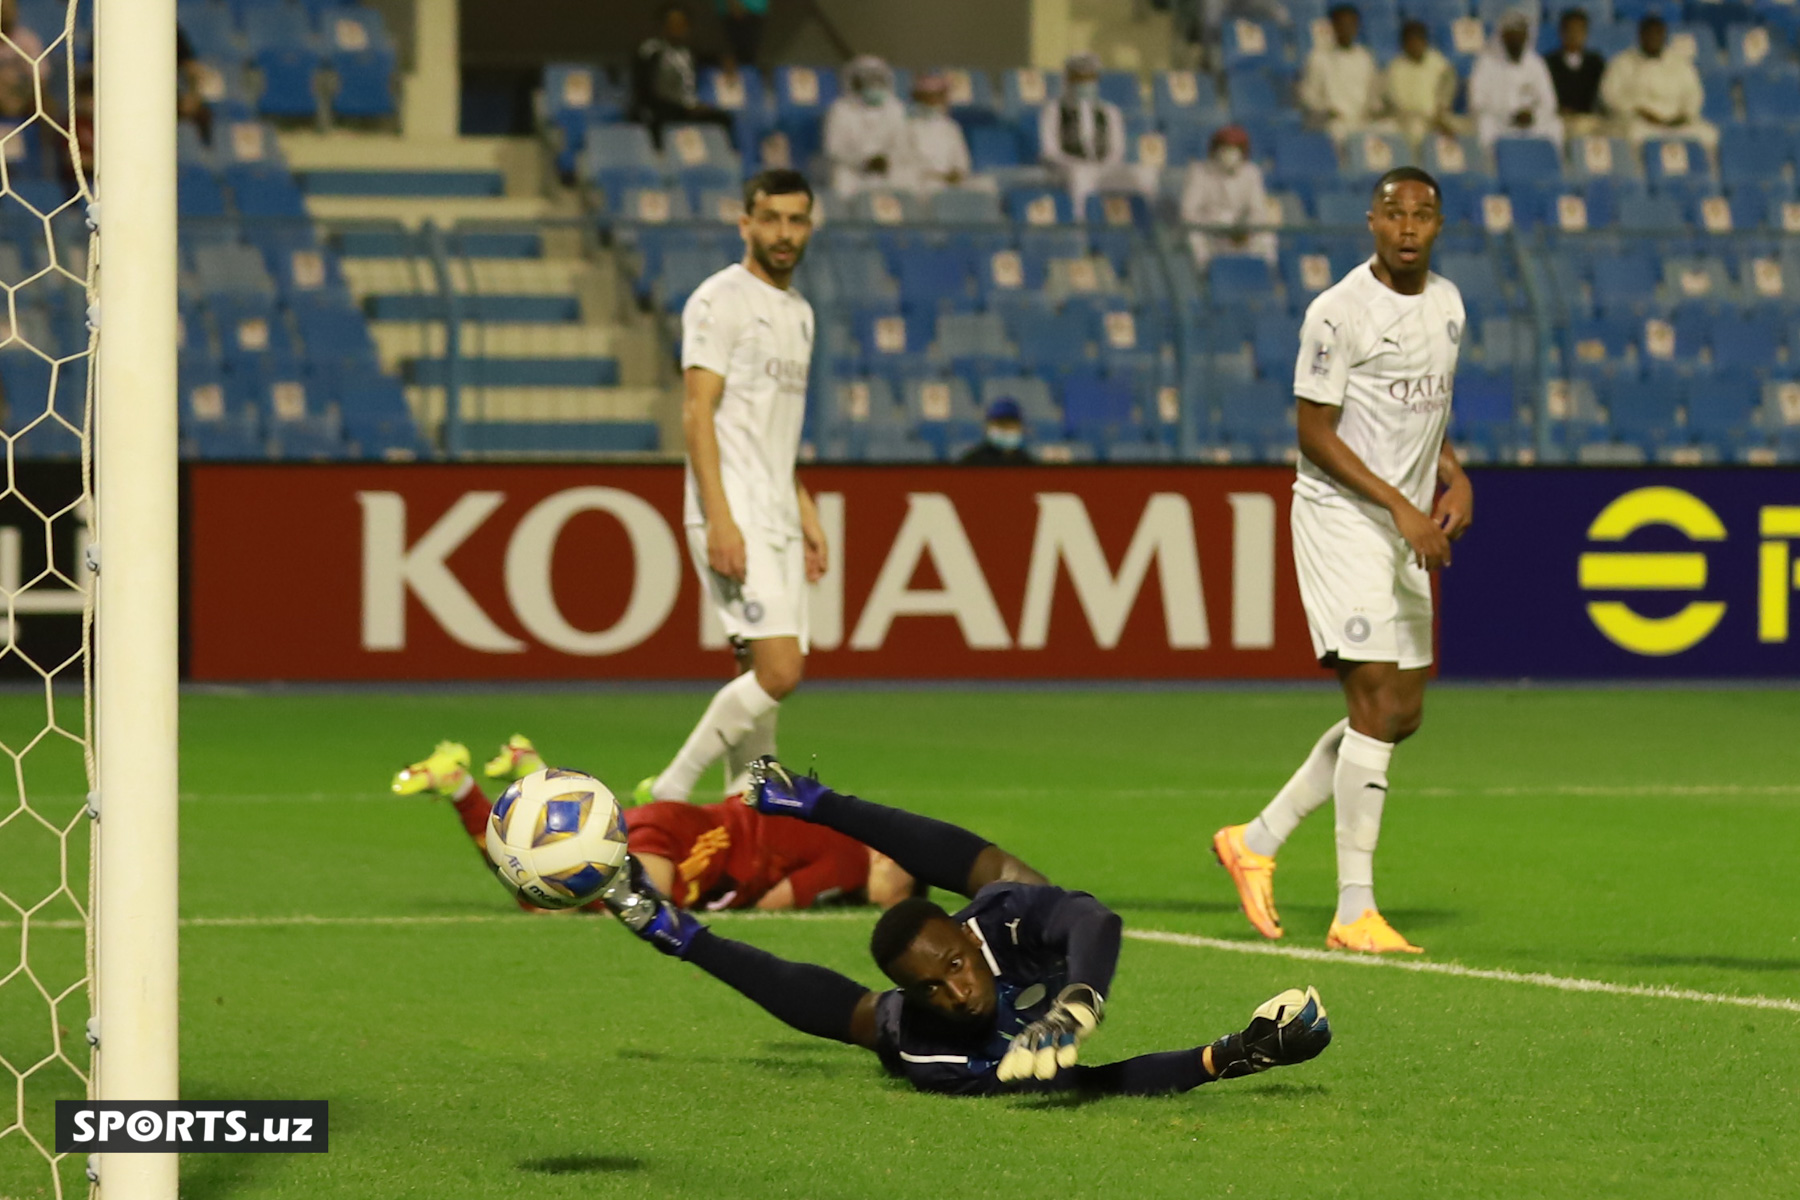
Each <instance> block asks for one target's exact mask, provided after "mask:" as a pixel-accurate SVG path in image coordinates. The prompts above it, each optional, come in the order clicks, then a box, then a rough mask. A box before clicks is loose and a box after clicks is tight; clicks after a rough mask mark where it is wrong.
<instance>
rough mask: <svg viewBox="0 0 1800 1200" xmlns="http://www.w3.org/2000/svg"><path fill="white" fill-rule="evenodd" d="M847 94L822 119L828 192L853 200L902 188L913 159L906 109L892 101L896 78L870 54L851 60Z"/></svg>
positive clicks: (894, 100) (847, 75)
mask: <svg viewBox="0 0 1800 1200" xmlns="http://www.w3.org/2000/svg"><path fill="white" fill-rule="evenodd" d="M846 77H847V82H848V83H849V85H850V86H849V89H848V91H846V93H845V94H844V95H842V96H839V97H838V98H837V99H836V100H833V101H832V102H831V107H830V109H828V110H827V111H826V113H825V156H826V157H827V158H829V159H830V160H831V188H832V190H833V191H835V192H836V193H837V194H838V195H840V196H853V195H855V194H856V193H857V192H860V191H863V190H865V189H867V188H881V187H905V186H907V184H908V183H909V182H910V180H909V177H908V175H907V171H906V167H907V159H908V157H909V156H910V154H911V150H910V148H909V147H910V133H909V131H908V129H907V124H906V106H905V105H904V104H901V103H900V100H899V98H898V97H896V96H895V95H894V72H893V71H892V70H891V69H890V68H889V67H888V65H887V64H886V63H885V62H882V61H881V60H880V59H879V58H876V57H875V56H874V55H873V54H864V55H859V56H858V57H856V58H853V59H851V60H850V66H849V68H848V69H847V71H846Z"/></svg>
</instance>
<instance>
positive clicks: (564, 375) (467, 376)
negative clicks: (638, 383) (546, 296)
mask: <svg viewBox="0 0 1800 1200" xmlns="http://www.w3.org/2000/svg"><path fill="white" fill-rule="evenodd" d="M406 374H407V377H408V379H410V380H411V382H413V383H415V384H421V385H424V386H428V387H443V386H447V385H448V384H449V380H450V360H449V359H447V358H415V359H412V360H411V361H410V362H409V363H408V364H407V366H406ZM619 382H620V381H619V360H618V359H616V358H482V357H472V356H469V355H465V356H464V357H463V358H462V360H461V361H460V363H459V364H458V384H459V386H461V387H520V388H526V387H530V388H540V387H548V388H564V387H575V388H580V387H595V388H610V387H617V386H619Z"/></svg>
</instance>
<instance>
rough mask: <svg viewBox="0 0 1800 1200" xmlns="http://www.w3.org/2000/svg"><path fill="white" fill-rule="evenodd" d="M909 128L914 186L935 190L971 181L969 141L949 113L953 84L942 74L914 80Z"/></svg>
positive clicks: (909, 160)
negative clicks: (951, 85) (951, 86)
mask: <svg viewBox="0 0 1800 1200" xmlns="http://www.w3.org/2000/svg"><path fill="white" fill-rule="evenodd" d="M906 132H907V156H906V157H907V163H906V170H907V173H908V174H909V175H910V176H911V182H912V186H913V187H914V188H916V189H918V190H919V191H921V192H935V191H938V190H940V189H942V188H947V187H962V186H964V185H965V184H967V183H968V182H969V171H970V163H969V142H968V139H967V138H965V137H964V136H963V131H962V126H961V125H958V124H957V123H956V119H955V118H954V117H952V116H951V115H950V84H949V81H948V80H946V79H945V78H944V77H943V76H942V75H921V76H919V78H918V79H917V80H915V81H914V83H913V109H912V113H911V115H910V116H908V117H907V119H906Z"/></svg>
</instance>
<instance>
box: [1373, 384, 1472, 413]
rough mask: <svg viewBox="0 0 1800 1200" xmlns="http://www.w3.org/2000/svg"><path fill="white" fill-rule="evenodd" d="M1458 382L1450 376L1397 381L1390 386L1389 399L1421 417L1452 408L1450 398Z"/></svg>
mask: <svg viewBox="0 0 1800 1200" xmlns="http://www.w3.org/2000/svg"><path fill="white" fill-rule="evenodd" d="M1455 385H1456V381H1455V379H1454V378H1453V377H1452V376H1449V375H1421V376H1419V377H1418V378H1417V379H1396V380H1394V382H1392V383H1390V384H1388V398H1389V399H1392V400H1398V401H1399V402H1400V403H1402V404H1404V405H1406V408H1407V411H1408V412H1414V413H1419V414H1421V415H1423V414H1428V413H1434V412H1438V411H1440V410H1442V409H1445V408H1448V407H1450V396H1451V393H1452V391H1454V389H1455Z"/></svg>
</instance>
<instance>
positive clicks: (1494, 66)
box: [1469, 8, 1563, 150]
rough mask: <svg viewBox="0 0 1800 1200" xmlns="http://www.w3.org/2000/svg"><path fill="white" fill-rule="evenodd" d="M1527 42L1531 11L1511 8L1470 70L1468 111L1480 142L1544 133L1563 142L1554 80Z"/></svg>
mask: <svg viewBox="0 0 1800 1200" xmlns="http://www.w3.org/2000/svg"><path fill="white" fill-rule="evenodd" d="M1530 43H1531V17H1530V15H1529V14H1527V13H1526V12H1525V11H1524V10H1522V9H1516V8H1515V9H1513V10H1512V11H1511V12H1509V13H1507V14H1506V15H1505V16H1504V17H1502V18H1500V30H1499V36H1498V37H1497V38H1496V39H1495V40H1494V41H1493V42H1490V43H1489V44H1488V47H1487V49H1485V50H1483V51H1482V52H1481V57H1479V58H1478V59H1476V60H1475V69H1474V70H1473V71H1471V72H1470V73H1469V114H1470V115H1471V116H1473V117H1474V118H1475V134H1476V136H1477V137H1479V138H1480V139H1481V144H1482V145H1483V146H1487V147H1492V146H1493V144H1494V143H1495V142H1497V141H1499V140H1500V139H1501V138H1543V139H1544V140H1546V141H1549V142H1552V143H1554V144H1555V145H1556V147H1557V149H1558V150H1560V149H1561V148H1562V141H1563V124H1562V118H1561V117H1559V116H1557V114H1556V86H1555V85H1554V84H1552V83H1551V82H1550V69H1549V68H1548V67H1546V66H1545V65H1544V60H1543V59H1542V58H1541V57H1539V55H1538V53H1537V51H1535V50H1533V49H1532V48H1531V44H1530Z"/></svg>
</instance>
